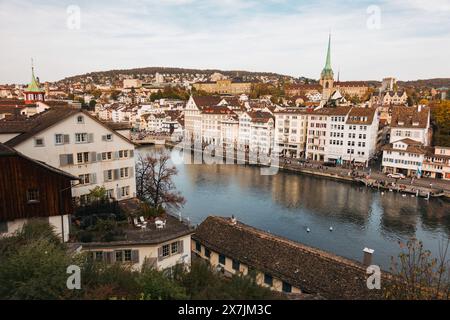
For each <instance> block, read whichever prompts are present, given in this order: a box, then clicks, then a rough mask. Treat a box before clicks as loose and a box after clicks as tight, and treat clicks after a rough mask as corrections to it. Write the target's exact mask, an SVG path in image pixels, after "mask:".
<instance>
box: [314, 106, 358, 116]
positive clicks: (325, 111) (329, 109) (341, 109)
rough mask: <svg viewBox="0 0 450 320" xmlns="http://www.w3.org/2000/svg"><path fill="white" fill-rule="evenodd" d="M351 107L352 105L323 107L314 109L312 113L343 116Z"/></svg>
mask: <svg viewBox="0 0 450 320" xmlns="http://www.w3.org/2000/svg"><path fill="white" fill-rule="evenodd" d="M351 109H352V107H336V108H332V107H325V108H320V109H318V110H315V111H314V112H313V114H318V115H328V116H345V115H347V114H348V113H349V112H350V110H351Z"/></svg>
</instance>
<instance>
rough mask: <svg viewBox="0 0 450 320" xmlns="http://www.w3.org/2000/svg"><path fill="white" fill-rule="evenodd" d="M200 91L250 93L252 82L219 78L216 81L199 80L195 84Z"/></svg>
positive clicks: (234, 93) (233, 93)
mask: <svg viewBox="0 0 450 320" xmlns="http://www.w3.org/2000/svg"><path fill="white" fill-rule="evenodd" d="M193 86H194V88H195V89H196V90H198V91H205V92H208V93H211V94H232V95H236V94H243V93H245V94H249V93H250V91H251V88H252V84H251V82H241V81H239V82H234V81H232V80H229V79H224V80H218V81H216V82H198V83H194V84H193Z"/></svg>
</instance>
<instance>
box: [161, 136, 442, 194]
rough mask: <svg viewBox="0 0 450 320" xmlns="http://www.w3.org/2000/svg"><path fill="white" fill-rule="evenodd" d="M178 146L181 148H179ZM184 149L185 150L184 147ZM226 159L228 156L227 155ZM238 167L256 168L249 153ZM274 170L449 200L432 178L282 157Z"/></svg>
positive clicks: (168, 144) (171, 145)
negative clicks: (402, 176) (396, 175)
mask: <svg viewBox="0 0 450 320" xmlns="http://www.w3.org/2000/svg"><path fill="white" fill-rule="evenodd" d="M176 145H177V144H175V143H173V142H168V141H166V146H167V147H169V148H173V147H175V146H176ZM178 146H179V145H178ZM183 147H184V148H185V147H186V146H185V145H183ZM191 151H192V152H200V153H201V152H203V151H202V150H196V149H194V148H192V147H191ZM224 154H225V155H226V152H224ZM233 158H234V160H235V161H236V162H237V163H240V164H244V163H245V165H257V166H264V165H261V164H255V163H252V162H251V161H249V154H248V153H246V155H245V160H243V159H240V162H238V161H237V154H236V153H235V154H234V156H233ZM272 166H274V167H278V168H279V169H281V170H285V171H290V172H295V173H301V174H308V175H314V176H317V177H323V178H328V179H334V180H339V181H345V182H350V183H357V184H364V185H365V186H367V187H371V188H376V189H378V190H380V191H387V192H400V193H402V194H404V195H405V196H406V195H407V194H409V195H411V196H420V197H424V198H435V197H442V198H447V199H450V181H446V180H438V179H430V178H414V179H411V178H406V179H394V178H389V177H388V176H387V175H386V174H384V173H382V172H380V171H377V170H374V169H370V168H361V167H354V168H351V167H348V166H336V167H330V166H324V165H323V163H321V162H314V161H308V162H302V161H299V160H298V159H292V158H283V157H279V158H278V161H277V164H276V165H275V164H272Z"/></svg>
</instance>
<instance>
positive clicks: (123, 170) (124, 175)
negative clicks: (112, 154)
mask: <svg viewBox="0 0 450 320" xmlns="http://www.w3.org/2000/svg"><path fill="white" fill-rule="evenodd" d="M128 173H129V172H128V168H120V177H121V178H128Z"/></svg>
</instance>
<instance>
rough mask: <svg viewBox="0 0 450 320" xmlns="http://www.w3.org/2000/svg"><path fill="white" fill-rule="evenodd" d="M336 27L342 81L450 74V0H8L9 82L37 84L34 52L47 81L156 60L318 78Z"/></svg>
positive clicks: (3, 1)
mask: <svg viewBox="0 0 450 320" xmlns="http://www.w3.org/2000/svg"><path fill="white" fill-rule="evenodd" d="M72 5H75V6H77V7H78V8H79V9H80V18H81V19H80V23H79V28H77V26H78V24H77V21H78V20H77V19H76V10H75V11H73V10H69V13H68V8H69V6H72ZM75 9H76V8H75ZM74 12H75V13H74ZM378 13H379V14H378ZM68 22H69V25H70V26H71V27H68ZM330 31H331V33H332V61H331V62H332V66H333V69H334V71H335V74H336V75H337V72H338V70H340V75H341V80H380V79H381V78H382V77H386V76H395V77H397V78H399V79H401V80H411V79H423V78H436V77H450V59H449V57H450V0H391V1H387V0H384V1H383V0H378V1H376V0H373V1H365V0H363V1H324V0H322V1H321V0H319V1H317V0H314V1H300V0H137V1H134V0H126V1H125V0H109V1H92V0H90V1H84V0H80V1H78V0H72V1H64V0H63V1H61V0H46V1H43V0H41V1H39V0H34V1H31V0H14V1H9V0H0V35H1V38H0V39H1V43H2V46H1V50H0V59H1V63H0V83H26V82H28V81H29V78H30V59H31V57H33V58H34V60H35V65H36V72H37V74H38V76H39V77H40V79H41V81H55V80H59V79H62V78H64V77H67V76H71V75H77V74H83V73H86V72H91V71H101V70H110V69H126V68H135V67H150V66H167V67H186V68H201V69H204V68H217V69H224V70H236V69H240V70H250V71H272V72H278V73H282V74H288V75H292V76H296V77H298V76H306V77H311V78H318V77H319V75H320V71H321V69H322V68H323V65H324V62H325V54H326V45H327V40H328V33H329V32H330Z"/></svg>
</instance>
